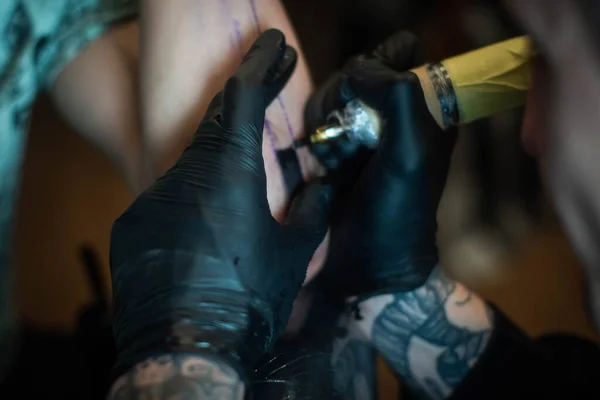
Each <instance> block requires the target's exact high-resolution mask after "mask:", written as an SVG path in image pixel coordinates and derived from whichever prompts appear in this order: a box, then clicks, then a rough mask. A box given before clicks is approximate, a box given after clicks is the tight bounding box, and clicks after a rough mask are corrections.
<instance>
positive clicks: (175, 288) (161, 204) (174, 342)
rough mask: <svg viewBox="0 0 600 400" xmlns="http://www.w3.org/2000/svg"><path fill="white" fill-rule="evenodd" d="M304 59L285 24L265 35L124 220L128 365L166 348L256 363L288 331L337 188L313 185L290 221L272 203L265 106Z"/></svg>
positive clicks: (118, 229) (120, 278) (117, 323)
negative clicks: (268, 190) (275, 211)
mask: <svg viewBox="0 0 600 400" xmlns="http://www.w3.org/2000/svg"><path fill="white" fill-rule="evenodd" d="M296 58H297V57H296V52H295V51H294V50H293V49H292V48H291V47H289V46H286V43H285V38H284V36H283V34H282V33H281V32H279V31H276V30H270V31H266V32H264V33H263V34H262V35H261V36H260V37H259V38H258V40H257V41H256V42H255V43H254V45H253V46H252V48H251V49H250V50H249V51H248V53H247V54H246V56H245V57H244V59H243V62H242V64H241V65H240V67H239V68H238V70H237V72H236V73H235V75H234V76H233V77H232V78H230V79H229V80H228V82H227V84H226V86H225V89H224V91H223V93H222V95H218V96H217V97H216V98H215V100H213V103H212V104H211V106H210V108H209V111H208V113H207V116H206V117H205V119H204V121H203V122H202V123H201V124H200V126H199V128H198V130H197V132H196V133H195V135H194V137H193V141H192V143H191V144H190V145H189V147H188V148H187V149H186V150H185V151H184V153H183V155H182V156H181V158H180V159H179V161H178V162H177V163H176V164H175V166H174V167H173V168H171V169H170V170H169V171H168V172H167V173H166V174H165V176H163V177H162V178H160V179H158V180H157V181H156V182H155V183H154V185H152V186H151V187H150V188H149V189H148V190H147V191H146V192H145V193H143V194H142V195H141V196H140V197H138V198H137V199H136V200H135V202H134V203H133V205H132V206H131V207H129V209H128V210H127V211H125V213H124V214H123V215H122V216H121V217H120V218H119V219H117V221H116V222H115V223H114V225H113V229H112V236H111V257H110V263H111V274H112V285H113V293H114V294H113V297H114V302H113V306H114V336H115V341H116V346H117V352H118V361H119V362H118V366H117V369H123V368H128V367H130V366H132V365H133V364H134V363H136V362H138V361H141V360H142V359H144V358H145V357H147V356H149V355H150V354H157V353H165V352H205V353H214V354H220V355H221V356H223V357H226V358H230V359H231V360H233V361H234V363H240V364H241V365H242V366H245V367H248V366H250V365H251V364H252V363H253V362H254V360H255V359H256V358H258V357H259V356H260V355H261V354H262V353H263V352H264V351H266V350H267V349H268V348H269V347H270V345H271V344H272V343H273V341H275V340H276V339H277V338H278V336H279V335H280V334H281V332H282V331H283V330H284V328H285V326H286V323H287V320H288V318H289V315H290V312H291V309H292V302H293V301H294V298H295V297H296V294H297V293H298V291H299V290H300V287H301V285H302V282H303V280H304V276H305V273H306V268H307V265H308V262H309V261H310V259H311V257H312V255H313V253H314V251H315V249H316V248H317V246H318V245H319V243H320V242H321V241H322V239H323V237H324V235H325V233H326V231H327V213H328V204H329V196H330V189H329V188H328V187H327V186H325V185H322V184H318V183H317V184H314V185H312V186H309V187H308V188H307V189H306V190H305V191H304V192H303V193H301V194H300V195H299V197H297V198H296V199H295V201H294V202H293V203H292V205H291V207H290V210H289V213H288V217H287V219H286V221H285V223H284V224H283V225H280V224H279V223H277V222H276V221H275V219H273V217H272V216H271V213H270V210H269V204H268V203H267V197H266V176H265V170H264V165H263V157H262V132H263V124H264V118H265V108H266V107H267V106H268V105H269V103H271V101H272V100H273V99H274V98H275V96H277V94H278V93H279V92H280V91H281V89H282V88H283V86H284V85H285V84H286V82H287V80H288V78H289V77H290V75H291V74H292V71H293V69H294V66H295V63H296ZM238 365H239V364H238Z"/></svg>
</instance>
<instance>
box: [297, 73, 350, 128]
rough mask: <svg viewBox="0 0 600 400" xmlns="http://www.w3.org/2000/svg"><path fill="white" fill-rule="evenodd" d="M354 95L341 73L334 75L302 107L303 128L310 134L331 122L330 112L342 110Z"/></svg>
mask: <svg viewBox="0 0 600 400" xmlns="http://www.w3.org/2000/svg"><path fill="white" fill-rule="evenodd" d="M355 98H356V95H355V94H354V93H352V91H351V90H350V87H349V86H348V79H347V77H346V76H345V75H344V74H343V73H339V72H338V73H336V74H335V75H333V76H332V77H331V78H329V79H328V80H327V82H325V84H323V85H322V86H321V87H319V89H317V91H315V92H314V93H313V94H312V95H311V96H310V98H309V99H308V101H307V102H306V106H305V107H304V126H305V127H306V131H307V132H308V133H309V134H311V133H313V132H314V131H315V130H316V129H317V128H319V127H321V126H323V125H325V124H328V123H330V122H334V121H331V118H330V117H331V115H332V112H334V111H337V110H342V109H343V108H344V106H345V105H346V103H348V102H349V101H351V100H354V99H355Z"/></svg>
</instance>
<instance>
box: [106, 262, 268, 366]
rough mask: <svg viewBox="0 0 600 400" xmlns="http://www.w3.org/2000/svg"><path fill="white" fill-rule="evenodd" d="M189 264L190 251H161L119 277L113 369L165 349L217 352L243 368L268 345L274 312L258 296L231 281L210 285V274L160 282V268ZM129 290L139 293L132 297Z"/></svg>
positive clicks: (177, 269) (177, 268)
mask: <svg viewBox="0 0 600 400" xmlns="http://www.w3.org/2000/svg"><path fill="white" fill-rule="evenodd" d="M194 262H195V255H194V254H190V253H181V252H178V253H176V254H168V253H167V252H163V253H162V254H160V255H153V256H150V257H146V258H145V259H144V260H142V261H141V262H140V263H139V264H138V265H137V266H136V267H134V268H128V269H127V270H126V271H127V274H126V275H125V276H119V281H118V282H119V286H118V287H116V288H115V293H116V294H117V295H116V296H115V302H114V306H115V309H116V310H118V311H117V312H116V313H115V315H114V324H115V326H116V327H118V328H119V329H118V330H116V331H115V343H116V346H117V349H118V354H119V360H118V364H117V366H116V368H115V369H116V371H117V372H123V371H125V370H127V369H128V368H130V367H131V366H133V365H134V364H136V363H138V362H141V361H142V360H144V359H145V358H147V357H149V356H151V355H154V354H168V353H187V354H190V353H197V354H204V355H207V356H211V355H213V356H219V357H221V358H223V359H225V360H228V361H229V363H230V365H232V366H234V367H236V366H238V369H239V367H242V369H247V368H249V367H251V366H252V365H253V363H254V361H255V360H257V359H258V358H259V357H260V356H261V355H262V354H263V353H264V352H265V351H266V349H268V348H269V347H270V346H271V340H272V338H273V334H274V332H273V327H274V325H275V321H274V316H273V313H272V310H271V307H270V306H269V305H268V304H266V303H265V302H264V301H263V300H261V299H259V298H258V297H256V296H252V295H251V294H249V293H247V292H246V291H243V290H240V288H236V287H235V286H236V285H235V284H233V285H231V286H230V287H227V286H226V285H222V284H220V285H215V283H214V282H211V279H210V278H209V279H206V280H204V281H202V280H196V281H194V282H191V281H189V280H186V281H184V282H182V283H179V284H175V285H165V282H164V280H165V276H164V273H162V270H163V268H164V269H168V270H169V271H171V272H172V273H173V274H177V273H179V272H181V271H182V270H186V269H187V268H188V266H189V265H191V264H193V263H194ZM139 269H143V270H145V271H146V272H145V273H144V281H140V280H139V276H140V275H139V274H138V272H137V271H138V270H139ZM153 271H154V272H156V274H155V275H154V274H153V273H152V272H153ZM157 289H158V291H157ZM161 289H162V290H161ZM132 292H137V293H139V294H141V296H139V297H138V296H136V297H133V296H132V294H134V293H132ZM120 293H127V294H128V295H127V296H126V297H123V296H119V294H120ZM150 293H151V294H150ZM148 294H150V295H148ZM121 301H124V302H126V303H127V304H126V305H125V304H121ZM240 372H243V371H240Z"/></svg>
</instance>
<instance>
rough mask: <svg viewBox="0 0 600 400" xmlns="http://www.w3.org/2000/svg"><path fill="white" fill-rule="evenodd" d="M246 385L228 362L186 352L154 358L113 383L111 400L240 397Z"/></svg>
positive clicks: (226, 399) (232, 399)
mask: <svg viewBox="0 0 600 400" xmlns="http://www.w3.org/2000/svg"><path fill="white" fill-rule="evenodd" d="M243 398H244V385H243V383H242V381H241V379H240V377H239V375H238V373H237V372H236V371H235V370H234V369H233V368H231V367H230V366H229V365H227V364H226V363H225V362H223V361H220V360H217V359H212V358H211V359H208V358H201V357H198V356H191V355H185V354H179V355H178V354H171V355H162V356H158V357H152V358H149V359H147V360H145V361H144V362H141V363H139V364H137V365H136V366H134V367H133V368H132V369H131V370H130V371H129V372H127V373H126V374H125V375H122V376H121V377H120V378H119V379H117V381H116V382H115V383H114V384H113V386H112V389H111V390H110V394H109V396H108V400H134V399H156V400H176V399H177V400H179V399H190V400H192V399H194V400H195V399H214V400H240V399H243Z"/></svg>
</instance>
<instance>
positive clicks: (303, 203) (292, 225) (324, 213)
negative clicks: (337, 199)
mask: <svg viewBox="0 0 600 400" xmlns="http://www.w3.org/2000/svg"><path fill="white" fill-rule="evenodd" d="M332 197H333V188H332V187H331V185H330V184H328V183H326V182H325V181H324V180H322V179H316V180H314V181H312V182H310V183H308V184H307V185H306V186H305V187H304V188H302V190H301V191H300V193H299V194H298V195H297V196H295V197H294V198H293V199H292V201H291V203H290V207H289V209H288V213H287V216H286V218H285V220H284V229H285V230H287V232H288V234H292V235H294V236H295V237H294V238H293V242H298V241H299V242H300V243H299V244H300V245H301V246H300V248H304V249H308V250H309V251H311V254H310V256H311V257H312V252H314V251H315V250H316V249H317V246H318V245H319V244H321V242H322V241H323V239H324V238H325V234H326V233H327V227H328V224H329V210H330V208H331V201H332ZM305 246H306V247H305Z"/></svg>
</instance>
